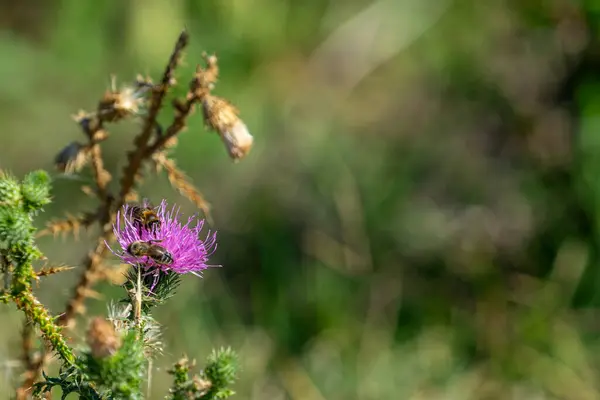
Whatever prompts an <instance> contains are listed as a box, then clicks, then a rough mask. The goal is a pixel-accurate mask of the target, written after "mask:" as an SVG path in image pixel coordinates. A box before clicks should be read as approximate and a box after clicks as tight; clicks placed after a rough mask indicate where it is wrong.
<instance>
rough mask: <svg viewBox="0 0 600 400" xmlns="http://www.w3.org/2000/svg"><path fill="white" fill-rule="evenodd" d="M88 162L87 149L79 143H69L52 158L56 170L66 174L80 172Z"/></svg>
mask: <svg viewBox="0 0 600 400" xmlns="http://www.w3.org/2000/svg"><path fill="white" fill-rule="evenodd" d="M88 160H89V148H88V147H87V146H85V145H83V144H81V143H79V142H71V143H69V144H68V145H67V146H66V147H65V148H63V149H62V150H61V151H60V152H59V153H58V154H57V155H56V157H55V158H54V164H55V166H56V168H57V169H58V170H59V171H61V172H64V173H66V174H70V173H73V172H78V171H80V170H81V169H82V168H83V167H84V166H85V164H86V163H87V162H88Z"/></svg>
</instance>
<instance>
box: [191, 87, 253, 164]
mask: <svg viewBox="0 0 600 400" xmlns="http://www.w3.org/2000/svg"><path fill="white" fill-rule="evenodd" d="M202 113H203V115H204V123H205V124H206V125H207V126H208V127H209V128H210V129H213V130H215V131H216V132H217V133H218V134H219V136H221V139H222V140H223V143H225V148H226V149H227V153H228V154H229V157H231V158H232V159H233V160H234V161H239V160H241V159H242V158H244V157H245V156H246V155H247V154H248V153H249V152H250V149H251V148H252V144H253V142H254V138H253V137H252V135H251V134H250V132H249V131H248V127H247V126H246V124H244V122H243V121H242V120H241V119H240V118H239V116H238V115H239V111H238V110H237V109H236V108H235V107H234V106H233V105H232V104H230V103H229V102H228V101H227V100H225V99H222V98H220V97H216V96H211V95H208V96H205V97H204V98H203V99H202Z"/></svg>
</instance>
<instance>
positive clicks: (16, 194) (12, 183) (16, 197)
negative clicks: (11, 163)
mask: <svg viewBox="0 0 600 400" xmlns="http://www.w3.org/2000/svg"><path fill="white" fill-rule="evenodd" d="M20 201H21V190H20V187H19V182H18V181H17V180H16V179H15V178H14V177H13V176H12V175H9V174H7V173H3V172H0V206H3V205H4V206H13V207H14V206H16V205H18V204H19V202H20Z"/></svg>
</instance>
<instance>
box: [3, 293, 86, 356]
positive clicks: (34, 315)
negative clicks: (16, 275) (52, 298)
mask: <svg viewBox="0 0 600 400" xmlns="http://www.w3.org/2000/svg"><path fill="white" fill-rule="evenodd" d="M27 289H29V290H27ZM12 297H13V300H14V302H15V304H16V305H17V308H18V309H19V310H21V311H23V312H24V313H25V315H26V316H27V318H28V319H29V320H30V321H32V322H33V323H35V324H36V325H37V326H38V327H39V328H40V331H41V332H42V335H43V337H44V338H45V339H46V340H47V341H48V342H49V343H50V345H51V346H52V348H53V349H54V350H55V351H56V352H57V353H58V354H59V356H60V357H61V358H62V359H63V360H64V361H65V362H66V363H68V364H73V363H74V362H75V356H74V355H73V352H72V351H71V349H70V348H69V346H68V345H67V343H66V342H65V339H64V338H63V336H62V334H61V328H60V327H59V326H58V325H56V324H55V323H54V320H53V319H52V317H50V315H49V314H48V310H46V309H45V308H44V306H43V305H42V303H40V302H39V300H38V299H36V298H35V296H34V295H33V293H31V289H30V288H26V289H25V290H22V291H20V292H18V293H13V296H12Z"/></svg>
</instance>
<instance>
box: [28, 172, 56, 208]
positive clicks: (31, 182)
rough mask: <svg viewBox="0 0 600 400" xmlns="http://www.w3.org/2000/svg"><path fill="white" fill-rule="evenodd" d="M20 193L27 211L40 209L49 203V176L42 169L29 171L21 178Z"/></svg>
mask: <svg viewBox="0 0 600 400" xmlns="http://www.w3.org/2000/svg"><path fill="white" fill-rule="evenodd" d="M21 193H22V194H23V199H24V200H25V209H26V210H27V211H29V212H31V211H37V210H40V209H41V208H42V207H43V206H44V205H45V204H48V203H50V176H49V175H48V173H47V172H46V171H42V170H38V171H33V172H30V173H29V174H27V175H26V176H25V179H23V183H22V185H21Z"/></svg>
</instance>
